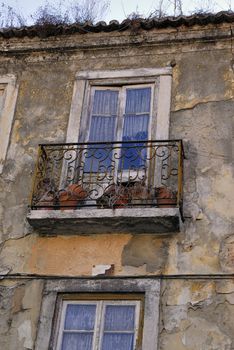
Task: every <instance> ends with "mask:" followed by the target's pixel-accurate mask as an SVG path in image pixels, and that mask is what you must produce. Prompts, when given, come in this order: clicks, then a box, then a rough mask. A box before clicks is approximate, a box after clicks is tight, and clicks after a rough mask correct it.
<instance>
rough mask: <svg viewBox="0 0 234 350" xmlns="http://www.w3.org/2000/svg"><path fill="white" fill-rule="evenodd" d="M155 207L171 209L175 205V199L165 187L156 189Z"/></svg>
mask: <svg viewBox="0 0 234 350" xmlns="http://www.w3.org/2000/svg"><path fill="white" fill-rule="evenodd" d="M156 199H157V205H158V207H161V208H171V207H174V206H175V205H176V204H177V198H176V197H175V195H174V194H173V192H172V191H171V190H170V189H168V188H167V187H158V188H157V189H156Z"/></svg>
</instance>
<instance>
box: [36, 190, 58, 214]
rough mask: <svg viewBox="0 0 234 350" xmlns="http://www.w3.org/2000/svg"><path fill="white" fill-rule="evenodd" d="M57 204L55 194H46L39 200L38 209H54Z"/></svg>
mask: <svg viewBox="0 0 234 350" xmlns="http://www.w3.org/2000/svg"><path fill="white" fill-rule="evenodd" d="M54 206H55V200H54V197H53V195H51V194H47V193H46V194H44V195H43V196H42V197H41V199H40V200H39V201H38V209H46V210H53V209H54Z"/></svg>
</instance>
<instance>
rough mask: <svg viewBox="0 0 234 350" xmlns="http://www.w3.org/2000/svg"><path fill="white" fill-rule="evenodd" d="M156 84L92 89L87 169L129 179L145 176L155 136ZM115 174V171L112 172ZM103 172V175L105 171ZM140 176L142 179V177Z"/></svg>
mask: <svg viewBox="0 0 234 350" xmlns="http://www.w3.org/2000/svg"><path fill="white" fill-rule="evenodd" d="M152 96H153V85H151V84H148V85H146V84H144V85H127V86H121V87H113V86H112V87H96V86H93V87H92V89H91V97H90V105H89V114H88V115H89V118H88V128H87V133H86V140H85V141H86V142H89V143H90V142H91V143H93V144H92V145H91V146H90V145H89V146H88V151H87V153H86V159H85V167H84V172H85V173H86V174H87V175H88V174H92V173H99V174H105V175H106V176H107V177H108V176H114V177H115V178H116V179H117V181H120V182H124V181H125V182H129V180H130V179H132V180H134V178H136V180H137V177H139V176H143V172H144V173H145V167H146V156H147V154H146V153H147V152H146V147H145V144H144V143H143V142H142V141H147V140H150V139H151V135H150V127H151V119H152V100H153V98H152ZM110 174H111V175H110ZM101 176H102V175H101ZM138 180H139V179H138Z"/></svg>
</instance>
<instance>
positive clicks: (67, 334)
mask: <svg viewBox="0 0 234 350" xmlns="http://www.w3.org/2000/svg"><path fill="white" fill-rule="evenodd" d="M94 297H95V298H94ZM69 298H70V299H67V298H63V297H62V299H61V302H60V303H59V310H57V311H58V316H57V318H58V324H57V332H56V333H57V336H56V338H57V341H56V347H55V349H56V350H134V349H138V348H139V347H140V343H141V331H142V318H143V317H142V316H143V297H142V296H141V295H131V296H130V295H109V296H103V295H99V296H97V295H96V296H92V298H87V295H86V296H85V297H82V296H79V297H78V298H77V299H71V296H70V297H69Z"/></svg>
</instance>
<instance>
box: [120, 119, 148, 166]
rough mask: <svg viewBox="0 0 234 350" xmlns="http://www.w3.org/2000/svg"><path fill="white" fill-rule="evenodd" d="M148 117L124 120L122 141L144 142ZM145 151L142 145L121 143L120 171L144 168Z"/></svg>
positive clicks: (146, 136) (146, 135)
mask: <svg viewBox="0 0 234 350" xmlns="http://www.w3.org/2000/svg"><path fill="white" fill-rule="evenodd" d="M148 125H149V115H141V116H139V115H138V116H133V115H128V116H125V118H124V130H123V141H135V140H136V141H144V140H147V139H148ZM146 155H147V149H146V147H145V145H144V143H138V142H134V143H130V144H128V143H123V144H122V151H121V163H120V167H119V168H120V169H123V170H126V169H139V168H140V167H144V164H145V159H146Z"/></svg>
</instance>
